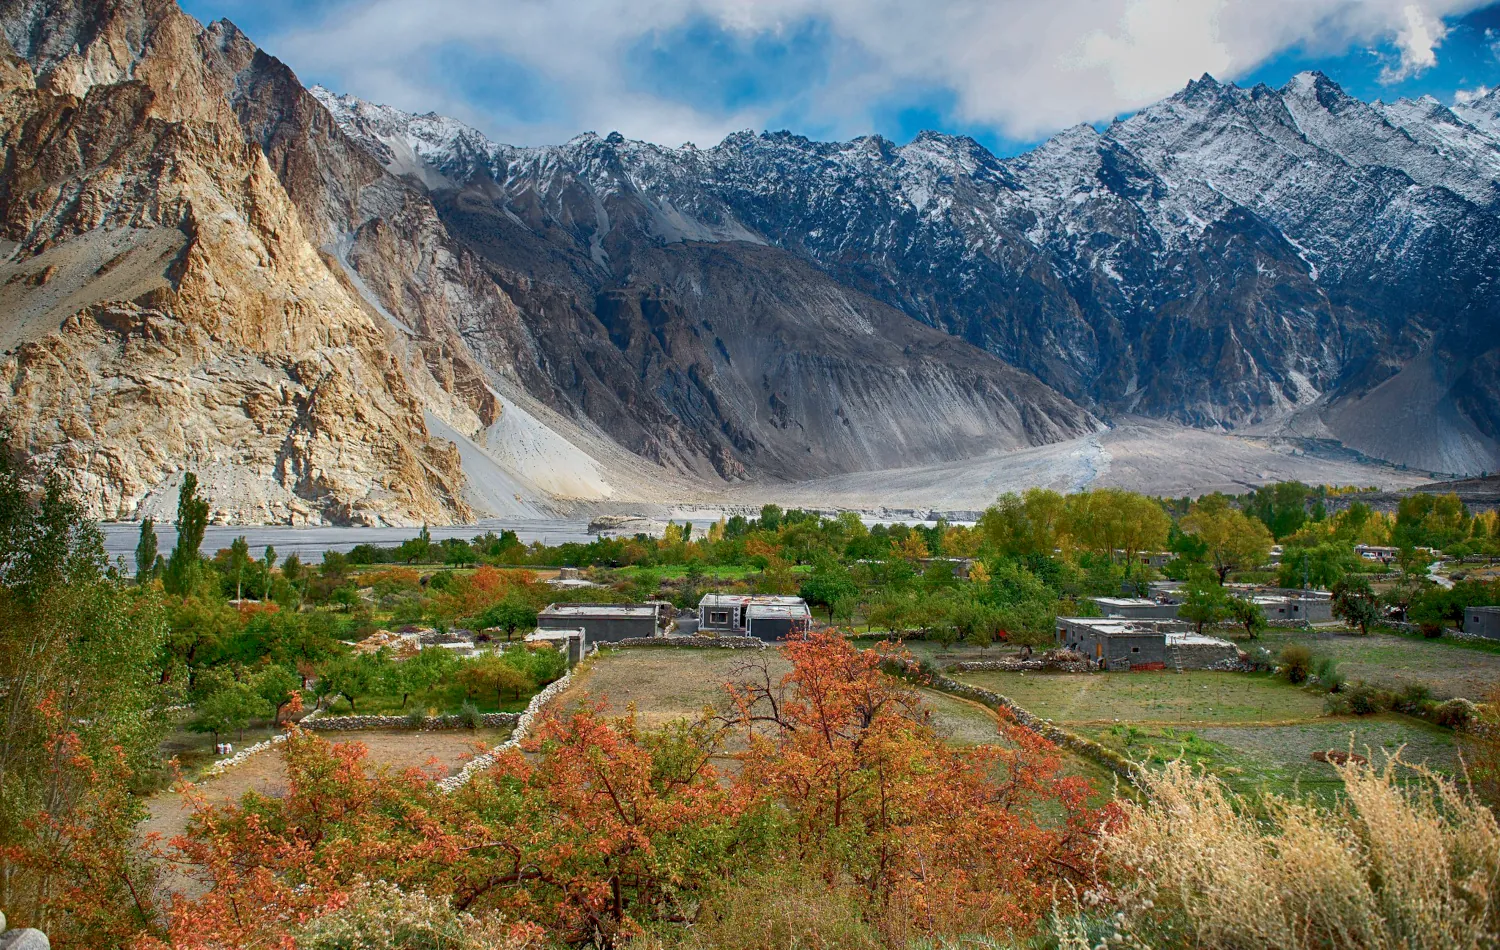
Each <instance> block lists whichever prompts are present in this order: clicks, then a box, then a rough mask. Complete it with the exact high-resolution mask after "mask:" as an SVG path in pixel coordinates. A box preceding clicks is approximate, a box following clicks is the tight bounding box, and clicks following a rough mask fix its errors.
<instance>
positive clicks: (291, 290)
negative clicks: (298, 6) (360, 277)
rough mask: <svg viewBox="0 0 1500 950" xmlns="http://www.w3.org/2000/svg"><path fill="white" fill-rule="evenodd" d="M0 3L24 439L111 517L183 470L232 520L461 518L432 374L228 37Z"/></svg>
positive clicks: (6, 361) (4, 208) (12, 393)
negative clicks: (344, 264)
mask: <svg viewBox="0 0 1500 950" xmlns="http://www.w3.org/2000/svg"><path fill="white" fill-rule="evenodd" d="M0 24H3V26H4V36H5V39H6V41H7V46H6V48H5V49H4V50H3V51H0V58H3V60H4V65H3V76H0V82H3V85H0V97H3V102H0V148H3V150H4V157H5V162H4V167H5V169H6V173H5V176H4V180H3V182H0V227H3V236H4V238H5V239H6V240H7V241H8V242H9V243H8V246H7V250H8V251H9V252H10V254H9V259H8V262H7V263H6V265H5V268H4V274H3V277H0V283H3V285H4V287H5V293H6V297H7V300H6V302H7V304H8V305H9V306H8V312H7V314H6V318H7V319H6V321H5V328H4V330H3V333H4V334H5V341H4V342H5V353H4V356H3V358H0V378H3V379H4V381H5V384H6V385H5V390H4V405H3V412H4V419H5V423H6V424H7V425H8V426H9V427H10V429H11V432H12V434H13V438H14V439H15V447H16V448H19V449H20V450H22V451H24V452H26V453H27V454H28V455H29V456H30V457H31V458H32V459H33V460H36V461H40V462H43V463H45V464H51V465H53V466H55V467H56V468H57V469H58V471H60V472H62V473H63V474H64V475H65V477H66V478H67V479H68V480H69V481H70V482H71V483H72V484H73V486H74V487H75V488H76V489H78V490H79V493H80V495H81V496H82V497H83V498H85V499H87V500H89V501H90V502H91V503H92V504H93V506H94V507H95V509H96V511H97V513H98V514H100V515H102V516H104V517H129V516H131V515H133V514H134V513H135V512H136V511H137V510H138V509H139V508H140V507H141V506H142V504H144V503H148V502H149V501H150V499H151V497H152V495H153V493H165V492H170V491H171V490H172V488H173V486H174V485H175V484H176V478H177V477H178V476H179V474H180V473H181V472H182V471H184V470H185V469H193V470H196V471H198V472H199V474H200V476H201V477H202V479H203V481H204V484H205V486H206V488H207V490H208V492H209V493H210V496H211V497H212V498H213V499H214V502H215V505H216V507H217V508H218V509H219V511H218V512H217V513H218V514H219V516H220V517H224V518H229V519H240V520H266V521H281V522H288V521H290V522H308V521H311V522H318V521H331V522H340V523H354V524H360V523H387V522H389V523H413V522H422V521H432V522H438V523H442V522H447V521H449V520H451V519H452V518H454V517H466V516H468V515H469V513H470V512H469V509H468V507H467V505H466V504H465V503H464V501H463V497H462V492H463V488H464V475H463V470H462V466H461V464H460V460H459V453H458V451H457V449H456V447H455V446H454V445H453V444H452V443H451V442H447V441H442V440H434V439H432V438H431V437H430V436H429V435H428V432H427V427H426V424H425V422H424V416H423V412H424V408H425V407H426V406H427V405H429V404H430V403H431V402H432V400H431V399H429V398H427V396H428V392H427V390H430V389H431V388H432V387H431V386H427V385H418V384H416V383H415V382H414V380H413V378H412V374H411V373H410V371H409V367H408V366H407V365H406V364H405V361H404V360H403V353H402V348H401V346H400V345H399V343H400V341H398V340H397V339H396V334H395V332H394V330H393V329H392V328H391V327H390V326H389V325H387V323H386V321H384V320H382V319H381V318H380V316H379V315H377V314H375V313H374V312H372V307H371V305H370V304H369V303H367V302H366V301H363V300H361V299H360V297H359V296H358V295H357V294H356V293H354V292H352V291H351V288H350V281H349V280H348V279H347V278H346V277H344V276H343V275H340V274H339V273H336V272H335V271H334V270H333V269H331V268H330V266H329V263H328V261H327V260H326V259H325V257H324V256H323V255H321V254H320V253H319V250H318V248H317V246H316V245H315V244H314V240H315V237H314V234H313V233H310V230H309V227H308V220H306V219H305V218H304V215H303V214H301V213H299V210H298V208H297V206H296V205H295V204H294V203H293V201H292V200H291V199H290V198H289V196H288V193H287V190H286V188H285V187H284V186H283V184H282V182H281V181H280V180H279V179H278V177H277V175H276V173H275V171H274V170H273V169H272V167H271V165H270V163H269V162H268V160H267V156H266V153H265V152H264V151H263V150H262V149H261V148H260V147H258V146H257V145H256V144H255V143H254V142H252V141H249V140H247V138H246V136H245V135H244V133H243V131H242V128H241V124H240V121H239V119H238V117H237V116H236V114H235V111H234V109H233V108H232V104H231V97H230V91H231V90H232V89H233V88H234V80H235V77H234V75H233V74H231V73H228V72H227V71H224V70H222V69H219V68H216V66H217V65H218V64H217V63H216V60H215V58H214V56H212V55H211V54H212V52H213V50H212V48H211V44H212V42H213V39H214V37H213V36H212V35H211V34H209V33H205V31H204V30H203V29H202V28H201V27H200V25H199V24H198V23H197V22H196V21H194V20H193V19H192V18H190V17H187V16H186V15H184V14H182V13H181V12H180V11H178V9H177V8H176V6H175V5H174V4H172V3H170V2H148V3H120V4H103V3H88V2H80V3H72V2H67V0H58V2H48V3H29V4H23V3H20V2H7V3H4V4H0ZM314 223H315V222H314ZM424 384H425V381H424Z"/></svg>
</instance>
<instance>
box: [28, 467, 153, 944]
mask: <svg viewBox="0 0 1500 950" xmlns="http://www.w3.org/2000/svg"><path fill="white" fill-rule="evenodd" d="M15 457H16V455H15V454H14V453H13V452H12V451H11V447H10V446H9V445H5V444H3V440H0V907H4V909H5V911H6V912H7V913H9V914H10V916H11V919H12V920H13V921H15V922H16V923H18V924H19V923H21V922H25V921H29V920H40V919H42V918H43V916H45V915H46V914H47V913H48V909H49V906H50V903H49V902H50V900H51V898H52V897H53V896H55V895H57V894H59V893H62V892H64V891H68V890H71V889H80V888H81V889H85V890H86V891H87V893H88V894H89V895H90V900H91V901H92V902H93V903H94V905H95V911H96V912H97V913H98V914H100V915H105V916H109V915H113V914H115V913H118V914H120V915H121V917H122V918H123V917H132V918H135V917H138V918H139V921H138V922H140V923H149V922H150V920H151V919H152V918H151V916H150V913H149V910H148V909H145V908H144V907H143V905H142V904H140V903H138V902H135V901H133V900H132V899H131V898H130V897H129V895H128V894H127V893H126V890H127V888H125V887H124V886H123V882H126V881H128V882H129V883H130V885H131V886H139V887H141V888H142V890H139V891H138V892H137V893H146V892H149V888H150V882H149V880H144V879H143V876H142V874H141V873H140V871H139V869H134V868H132V867H129V866H126V864H124V863H114V864H111V865H110V866H108V867H106V866H104V865H97V866H93V867H90V868H88V869H87V870H86V873H85V870H84V869H82V868H80V867H79V866H78V865H75V864H73V863H71V862H70V861H66V860H60V861H58V862H54V863H50V864H47V865H46V866H37V865H34V864H30V863H28V861H27V860H26V857H25V856H26V855H27V854H47V855H53V856H57V857H59V858H62V857H65V856H67V855H69V854H70V853H71V850H72V846H73V840H74V839H73V838H72V837H71V835H70V830H69V829H70V828H75V829H76V828H77V827H78V825H77V822H83V823H85V824H89V825H90V826H95V824H94V823H95V819H98V818H101V817H102V813H100V812H98V811H97V810H96V809H97V808H98V807H102V805H103V804H104V803H106V802H112V803H113V804H112V805H110V812H109V814H110V815H111V816H112V817H111V818H110V823H112V824H116V825H117V826H118V827H119V828H120V829H122V830H124V832H125V833H126V834H128V833H129V831H128V829H129V828H131V827H133V826H134V824H135V823H136V822H137V821H138V820H139V819H140V818H141V817H143V816H144V807H143V806H142V803H141V799H140V798H139V797H135V796H130V795H128V794H127V791H128V789H127V783H128V782H129V780H130V777H131V775H144V774H146V773H147V772H148V771H150V770H151V769H152V768H153V767H154V766H155V764H156V757H157V750H158V748H159V746H160V742H161V739H162V737H163V735H164V734H165V731H166V726H167V722H166V716H165V708H166V705H167V703H168V702H169V700H170V699H171V698H172V695H171V693H170V692H169V691H168V690H166V689H165V688H163V686H162V684H161V676H160V673H159V670H158V667H157V663H158V662H159V658H160V655H161V645H162V641H163V640H164V639H165V636H166V623H165V616H164V610H163V607H162V603H161V600H160V598H159V596H158V595H157V593H156V592H155V591H154V590H153V589H151V588H150V587H144V588H142V587H137V586H136V585H133V584H130V585H127V584H125V583H123V582H122V581H120V580H119V579H117V578H116V577H115V576H114V575H113V574H112V572H110V571H109V569H108V568H109V563H108V558H107V556H106V555H105V551H104V539H103V536H102V534H101V533H100V531H99V527H98V525H97V523H96V522H95V521H94V519H93V518H91V517H89V516H88V514H87V512H86V511H85V509H84V508H83V507H82V506H81V505H80V504H79V503H78V502H77V501H76V500H75V499H74V498H72V497H71V496H70V495H69V493H68V492H67V491H66V490H65V489H64V487H63V484H62V482H61V481H60V480H59V479H58V478H57V477H56V476H55V475H51V474H47V475H45V476H44V477H43V479H42V486H41V492H40V494H39V496H34V495H33V494H32V493H31V492H30V491H28V490H27V487H26V486H25V485H23V483H22V482H21V480H20V477H19V475H18V473H17V472H16V471H15V470H14V469H13V468H12V467H11V464H10V460H11V459H12V458H15ZM67 748H71V749H73V750H75V751H74V752H68V753H67V754H61V753H62V750H64V749H67ZM75 752H76V754H75ZM80 757H87V758H88V759H91V760H92V762H93V763H95V764H96V765H97V766H98V767H97V768H83V767H75V765H74V763H77V762H80V761H82V759H81V758H80ZM116 819H118V820H117V821H116ZM124 854H125V852H124V851H122V852H121V853H120V855H116V857H121V860H122V861H123V857H122V856H123V855H124ZM79 875H83V876H79ZM100 875H107V877H105V876H100ZM55 923H56V927H57V929H55V930H53V931H52V936H53V937H54V939H55V940H57V941H58V944H59V945H60V944H61V943H62V942H63V941H64V940H67V941H68V945H69V946H73V945H76V946H99V945H101V944H100V943H98V942H96V941H94V940H93V939H91V938H90V937H88V936H87V935H83V934H81V933H80V932H79V931H78V930H77V927H79V926H81V924H78V923H76V922H74V921H72V920H64V919H57V920H55ZM70 937H73V938H76V939H69V938H70Z"/></svg>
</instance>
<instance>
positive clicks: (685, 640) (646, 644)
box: [596, 637, 770, 650]
mask: <svg viewBox="0 0 1500 950" xmlns="http://www.w3.org/2000/svg"><path fill="white" fill-rule="evenodd" d="M596 646H599V647H603V648H605V649H640V648H651V647H665V648H668V649H674V650H764V649H766V648H767V647H769V646H770V644H768V643H766V642H765V641H764V640H759V639H757V638H755V637H627V638H626V639H624V640H616V641H615V642H613V643H599V644H596Z"/></svg>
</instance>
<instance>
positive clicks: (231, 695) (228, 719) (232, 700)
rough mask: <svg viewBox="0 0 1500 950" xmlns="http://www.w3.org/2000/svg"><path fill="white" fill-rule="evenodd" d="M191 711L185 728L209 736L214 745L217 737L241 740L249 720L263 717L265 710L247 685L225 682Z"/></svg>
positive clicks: (266, 709)
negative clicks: (208, 734) (231, 734)
mask: <svg viewBox="0 0 1500 950" xmlns="http://www.w3.org/2000/svg"><path fill="white" fill-rule="evenodd" d="M193 711H194V713H195V715H194V717H193V721H192V722H191V723H189V724H188V728H189V729H191V730H192V731H193V732H210V733H213V736H214V741H215V742H218V741H219V736H221V735H227V734H229V733H231V732H234V733H238V734H240V736H241V737H242V738H243V736H244V730H245V727H246V726H248V725H249V724H250V720H251V719H253V718H255V717H256V716H260V715H265V714H267V712H268V707H267V704H266V701H265V700H264V699H262V698H261V697H260V696H259V695H257V694H256V691H255V690H254V689H252V688H251V687H250V685H249V684H247V683H242V682H239V681H237V680H234V679H229V680H227V681H226V682H223V683H221V684H219V686H218V688H216V689H215V690H214V691H213V692H211V693H209V694H208V695H207V696H205V697H204V698H202V699H201V700H199V701H198V702H197V703H195V704H194V706H193Z"/></svg>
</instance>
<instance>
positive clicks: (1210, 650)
mask: <svg viewBox="0 0 1500 950" xmlns="http://www.w3.org/2000/svg"><path fill="white" fill-rule="evenodd" d="M1057 645H1058V646H1060V647H1065V648H1067V649H1070V650H1074V651H1076V652H1078V653H1082V654H1083V655H1084V656H1085V657H1087V658H1088V659H1089V660H1091V661H1093V662H1094V663H1095V664H1096V665H1098V666H1099V667H1100V668H1101V669H1106V670H1120V671H1142V670H1167V669H1177V670H1202V669H1208V668H1210V667H1213V666H1215V665H1217V664H1219V663H1223V662H1225V661H1234V660H1237V659H1238V658H1239V655H1240V651H1239V648H1238V647H1236V646H1235V645H1234V644H1233V643H1230V642H1229V641H1228V640H1220V639H1218V638H1216V637H1206V636H1200V635H1198V634H1195V633H1193V632H1192V629H1191V628H1190V627H1189V626H1188V625H1187V624H1184V623H1178V622H1176V621H1172V620H1159V619H1128V618H1123V617H1105V618H1098V617H1058V618H1057Z"/></svg>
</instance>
